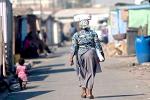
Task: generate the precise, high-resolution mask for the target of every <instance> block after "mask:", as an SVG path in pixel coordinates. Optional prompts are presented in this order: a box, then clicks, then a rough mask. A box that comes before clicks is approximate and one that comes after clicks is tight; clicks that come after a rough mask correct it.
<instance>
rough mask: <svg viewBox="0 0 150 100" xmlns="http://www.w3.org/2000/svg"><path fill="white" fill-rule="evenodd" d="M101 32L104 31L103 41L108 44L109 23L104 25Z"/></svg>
mask: <svg viewBox="0 0 150 100" xmlns="http://www.w3.org/2000/svg"><path fill="white" fill-rule="evenodd" d="M101 31H102V38H103V39H102V40H103V42H104V43H105V44H107V43H108V28H107V23H105V22H104V23H103V25H102V27H101Z"/></svg>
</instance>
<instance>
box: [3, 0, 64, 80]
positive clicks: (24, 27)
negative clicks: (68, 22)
mask: <svg viewBox="0 0 150 100" xmlns="http://www.w3.org/2000/svg"><path fill="white" fill-rule="evenodd" d="M61 25H62V24H61V23H60V22H58V21H56V20H55V19H54V17H52V16H51V15H49V16H48V17H47V18H46V19H45V20H44V21H41V19H40V17H37V16H36V15H33V14H26V13H25V14H22V15H14V14H13V10H12V4H11V3H10V2H9V0H0V77H1V76H6V75H7V72H11V71H12V72H13V71H14V67H13V66H14V63H15V62H16V61H18V58H20V55H21V53H22V48H23V46H24V43H23V42H24V40H25V38H26V36H27V35H28V33H29V32H31V31H32V33H33V34H34V35H38V34H37V31H41V27H43V26H44V29H45V30H46V32H47V38H48V40H47V44H48V46H50V45H57V44H59V43H60V41H61V39H60V38H61V37H60V34H59V33H60V28H61ZM18 55H19V56H18Z"/></svg>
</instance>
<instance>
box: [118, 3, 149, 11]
mask: <svg viewBox="0 0 150 100" xmlns="http://www.w3.org/2000/svg"><path fill="white" fill-rule="evenodd" d="M116 9H127V10H134V9H135V10H136V9H150V4H147V5H129V6H118V7H116Z"/></svg>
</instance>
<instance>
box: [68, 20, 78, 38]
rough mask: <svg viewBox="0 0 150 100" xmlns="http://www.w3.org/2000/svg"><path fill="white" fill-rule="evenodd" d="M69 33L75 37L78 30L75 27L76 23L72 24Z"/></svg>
mask: <svg viewBox="0 0 150 100" xmlns="http://www.w3.org/2000/svg"><path fill="white" fill-rule="evenodd" d="M69 31H70V34H71V36H73V35H74V33H76V32H77V28H76V27H75V23H71V27H70V30H69Z"/></svg>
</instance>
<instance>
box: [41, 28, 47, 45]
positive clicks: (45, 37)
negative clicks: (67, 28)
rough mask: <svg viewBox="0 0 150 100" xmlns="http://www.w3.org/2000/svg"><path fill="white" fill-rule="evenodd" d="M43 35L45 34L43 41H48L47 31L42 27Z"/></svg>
mask: <svg viewBox="0 0 150 100" xmlns="http://www.w3.org/2000/svg"><path fill="white" fill-rule="evenodd" d="M42 36H43V41H44V42H45V43H46V42H47V33H46V32H45V30H44V29H42Z"/></svg>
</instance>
